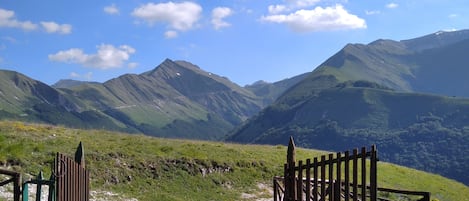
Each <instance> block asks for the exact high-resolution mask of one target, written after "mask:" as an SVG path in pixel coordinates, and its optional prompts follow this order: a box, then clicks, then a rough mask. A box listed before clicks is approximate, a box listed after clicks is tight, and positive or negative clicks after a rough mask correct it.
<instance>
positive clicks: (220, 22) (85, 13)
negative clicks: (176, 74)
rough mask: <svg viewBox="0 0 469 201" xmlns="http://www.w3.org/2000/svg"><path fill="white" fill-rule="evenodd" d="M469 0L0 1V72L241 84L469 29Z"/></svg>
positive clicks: (50, 79) (49, 78)
mask: <svg viewBox="0 0 469 201" xmlns="http://www.w3.org/2000/svg"><path fill="white" fill-rule="evenodd" d="M468 10H469V3H468V2H467V0H451V1H448V0H394V1H386V0H218V1H215V0H207V1H201V0H194V1H141V0H127V1H107V0H100V1H96V0H82V1H59V0H41V1H26V0H0V69H8V70H14V71H18V72H21V73H23V74H25V75H27V76H29V77H31V78H33V79H36V80H40V81H42V82H45V83H47V84H53V83H55V82H56V81H58V80H60V79H76V80H85V81H98V82H104V81H106V80H109V79H112V78H115V77H118V76H120V75H122V74H125V73H137V74H138V73H142V72H145V71H149V70H151V69H153V68H155V67H156V66H157V65H159V64H160V63H161V62H162V61H164V59H166V58H169V59H172V60H186V61H189V62H192V63H194V64H196V65H198V66H200V67H201V68H202V69H204V70H206V71H209V72H211V73H216V74H218V75H221V76H226V77H228V78H229V79H230V80H231V81H233V82H235V83H237V84H239V85H242V86H244V85H246V84H251V83H253V82H255V81H258V80H265V81H268V82H274V81H279V80H281V79H284V78H288V77H292V76H295V75H299V74H301V73H305V72H310V71H312V70H313V69H314V68H315V67H317V66H318V65H319V64H321V63H322V62H323V61H325V60H326V59H327V58H329V57H330V56H332V55H333V54H334V53H336V52H337V51H339V50H340V49H341V48H342V47H343V46H344V45H346V44H347V43H365V44H366V43H370V42H372V41H374V40H376V39H380V38H383V39H394V40H403V39H410V38H415V37H419V36H423V35H426V34H430V33H434V32H437V31H439V30H445V31H453V30H461V29H467V28H469V12H467V11H468Z"/></svg>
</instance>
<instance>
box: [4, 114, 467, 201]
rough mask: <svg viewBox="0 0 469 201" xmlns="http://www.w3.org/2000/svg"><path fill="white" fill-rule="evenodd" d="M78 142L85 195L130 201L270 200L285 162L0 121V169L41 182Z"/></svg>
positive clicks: (412, 173) (459, 188)
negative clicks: (86, 180) (107, 194)
mask: <svg viewBox="0 0 469 201" xmlns="http://www.w3.org/2000/svg"><path fill="white" fill-rule="evenodd" d="M80 141H82V142H83V143H84V147H85V160H86V166H87V168H88V169H90V171H91V183H92V184H91V190H93V191H111V192H113V193H117V194H119V197H126V198H137V199H138V200H252V199H249V198H246V199H242V198H241V194H242V193H248V194H254V195H257V196H258V197H271V195H270V194H269V193H268V192H267V191H266V190H265V189H258V187H257V186H258V184H259V183H262V184H266V185H267V186H270V185H271V183H272V182H271V181H272V177H273V176H275V175H281V174H282V172H283V163H284V160H285V157H286V156H285V155H286V147H284V146H261V145H239V144H227V143H222V142H207V141H189V140H172V139H160V138H152V137H148V136H143V135H127V134H119V133H112V132H108V131H100V130H74V129H67V128H63V127H54V126H48V125H33V124H24V123H21V122H0V164H3V165H5V164H11V165H13V167H12V168H13V169H14V170H16V171H19V172H22V173H23V175H28V174H29V175H36V174H37V172H38V171H39V170H41V169H42V170H44V171H45V174H46V177H47V176H48V174H50V163H51V161H52V160H53V157H54V154H55V153H56V152H61V153H65V154H67V155H69V156H73V154H74V151H75V149H76V146H77V145H78V143H79V142H80ZM324 153H325V152H322V151H316V150H308V149H298V150H297V154H296V155H297V159H298V160H304V159H307V158H313V157H315V156H319V155H320V154H324ZM378 171H379V174H378V185H379V186H380V187H387V188H398V189H405V190H421V191H430V192H431V193H432V196H433V199H438V200H455V201H456V200H457V201H461V200H468V198H466V196H465V195H469V188H468V187H467V186H464V185H462V184H460V183H457V182H455V181H453V180H449V179H446V178H443V177H440V176H437V175H433V174H428V173H424V172H420V171H416V170H412V169H408V168H404V167H400V166H396V165H392V164H387V163H381V162H380V163H379V164H378ZM269 188H270V187H269ZM259 192H262V193H259ZM116 199H117V198H116Z"/></svg>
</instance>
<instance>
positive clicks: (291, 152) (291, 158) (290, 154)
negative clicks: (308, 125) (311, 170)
mask: <svg viewBox="0 0 469 201" xmlns="http://www.w3.org/2000/svg"><path fill="white" fill-rule="evenodd" d="M293 162H295V141H294V140H293V136H290V142H289V143H288V149H287V164H291V163H293Z"/></svg>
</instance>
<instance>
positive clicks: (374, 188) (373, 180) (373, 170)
mask: <svg viewBox="0 0 469 201" xmlns="http://www.w3.org/2000/svg"><path fill="white" fill-rule="evenodd" d="M377 154H378V150H376V145H372V146H371V164H370V199H371V201H376V200H377V197H378V193H377V192H378V181H377V175H378V172H377V170H378V168H377V161H378V158H377Z"/></svg>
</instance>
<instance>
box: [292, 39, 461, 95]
mask: <svg viewBox="0 0 469 201" xmlns="http://www.w3.org/2000/svg"><path fill="white" fill-rule="evenodd" d="M468 44H469V30H463V31H456V32H437V33H434V34H430V35H427V36H424V37H420V38H416V39H410V40H405V41H400V42H399V41H393V40H377V41H374V42H372V43H370V44H368V45H363V44H349V45H346V46H345V47H344V48H343V49H342V50H340V51H339V52H338V53H336V54H335V55H333V56H332V57H330V58H329V59H328V60H326V61H325V62H324V63H322V64H321V65H320V66H319V67H317V68H316V69H315V70H314V72H313V73H311V75H310V77H309V78H306V79H305V80H303V81H302V84H300V85H297V86H296V87H297V88H293V89H291V90H289V91H288V92H286V93H287V95H286V96H287V97H288V98H290V99H291V98H292V96H295V95H294V94H302V96H304V95H306V94H308V93H310V94H311V93H312V92H306V89H308V88H313V89H314V88H318V87H320V85H324V87H326V88H327V87H331V86H335V85H336V84H338V83H340V82H345V81H356V80H367V81H371V82H376V83H378V84H380V85H383V86H386V87H389V88H392V89H395V90H399V91H408V92H426V93H434V94H440V95H447V96H464V97H469V80H468V79H466V78H465V77H464V76H465V75H468V74H469V68H467V65H466V64H467V63H468V62H469V61H468V57H467V56H465V53H466V52H468V51H469V45H468ZM326 77H329V78H331V79H333V80H335V82H334V83H329V84H327V82H323V81H321V82H316V81H315V80H318V79H319V78H322V79H324V78H326ZM306 86H307V87H306Z"/></svg>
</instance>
